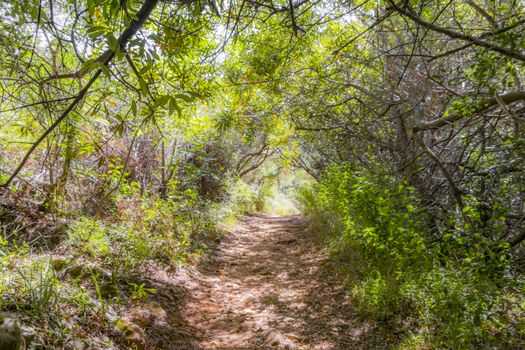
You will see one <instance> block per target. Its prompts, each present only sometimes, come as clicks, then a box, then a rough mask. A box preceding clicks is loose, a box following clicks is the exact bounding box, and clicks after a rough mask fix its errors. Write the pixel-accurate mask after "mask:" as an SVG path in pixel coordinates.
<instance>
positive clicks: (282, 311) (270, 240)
mask: <svg viewBox="0 0 525 350" xmlns="http://www.w3.org/2000/svg"><path fill="white" fill-rule="evenodd" d="M240 221H241V225H239V226H238V227H237V228H236V229H235V230H234V232H232V233H231V234H229V235H227V236H225V237H224V239H223V241H222V242H221V244H219V245H218V246H217V247H214V253H213V254H212V255H211V257H210V258H209V259H205V260H203V261H202V262H201V263H200V264H199V265H198V266H197V269H198V271H199V274H200V277H196V280H195V281H194V282H196V284H194V285H193V286H192V287H190V288H187V287H186V286H184V283H182V285H180V284H181V283H179V285H175V283H176V282H173V284H170V283H164V284H162V283H160V284H155V285H154V287H155V288H157V290H158V292H157V294H156V298H157V300H156V301H157V302H159V303H161V304H162V305H163V306H165V310H166V311H167V312H168V322H167V323H166V325H165V326H164V327H153V328H152V329H151V330H149V331H148V338H150V339H151V344H150V348H151V349H170V350H171V349H173V350H175V349H180V350H193V349H195V350H201V349H209V350H223V349H224V350H249V349H253V350H255V349H272V348H275V349H278V348H279V346H281V348H282V349H284V348H285V347H284V346H285V345H286V341H289V342H290V344H293V345H294V346H295V347H296V348H297V349H312V350H329V349H333V350H335V349H386V348H390V347H392V346H393V345H395V344H396V343H398V342H399V337H397V336H395V335H389V334H388V333H389V332H388V330H387V329H385V327H378V326H373V325H372V324H371V323H369V322H366V321H362V320H359V319H357V318H356V317H355V314H354V313H353V311H352V310H353V308H352V301H351V299H350V298H349V297H348V294H347V293H345V291H344V286H343V282H342V279H341V277H340V276H337V275H336V274H335V273H334V271H335V268H334V265H333V264H334V263H333V262H331V261H330V260H329V259H327V257H326V255H325V254H323V253H322V252H321V248H320V245H319V244H318V243H315V239H313V237H312V235H311V233H309V232H308V229H307V222H306V220H305V219H304V218H303V217H300V216H288V217H268V216H264V215H252V216H246V217H243V218H241V219H240ZM218 276H220V278H219V277H218ZM190 289H191V290H190ZM190 293H193V294H190ZM199 293H200V294H199ZM196 294H199V295H198V296H196ZM196 301H197V302H196ZM192 306H193V307H195V309H193V310H192V316H191V317H190V318H188V313H187V312H184V311H185V310H186V311H187V310H188V309H187V308H188V307H192ZM271 332H276V333H278V334H281V335H282V336H283V341H284V342H283V343H282V344H277V345H276V346H275V347H266V346H267V345H268V334H270V333H271ZM390 334H393V333H390Z"/></svg>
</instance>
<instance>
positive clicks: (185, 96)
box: [175, 94, 195, 102]
mask: <svg viewBox="0 0 525 350" xmlns="http://www.w3.org/2000/svg"><path fill="white" fill-rule="evenodd" d="M175 97H177V98H180V99H182V100H184V101H186V102H193V101H195V97H192V96H188V95H184V94H177V95H175Z"/></svg>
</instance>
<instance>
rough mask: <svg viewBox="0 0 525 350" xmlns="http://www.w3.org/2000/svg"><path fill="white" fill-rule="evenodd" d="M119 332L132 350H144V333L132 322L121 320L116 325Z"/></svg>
mask: <svg viewBox="0 0 525 350" xmlns="http://www.w3.org/2000/svg"><path fill="white" fill-rule="evenodd" d="M115 328H116V330H117V332H119V333H121V334H122V335H123V340H124V342H125V343H126V345H127V346H129V347H131V348H132V349H137V350H143V349H144V348H145V344H146V340H145V335H144V331H143V330H142V328H140V327H139V326H137V325H136V324H134V323H133V322H131V321H128V320H126V319H120V320H118V321H117V322H116V323H115Z"/></svg>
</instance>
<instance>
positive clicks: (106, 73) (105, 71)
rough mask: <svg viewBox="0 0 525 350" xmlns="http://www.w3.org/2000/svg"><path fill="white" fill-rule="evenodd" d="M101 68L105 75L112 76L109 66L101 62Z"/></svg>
mask: <svg viewBox="0 0 525 350" xmlns="http://www.w3.org/2000/svg"><path fill="white" fill-rule="evenodd" d="M100 69H101V70H102V73H104V75H105V76H106V77H108V78H111V72H110V70H109V68H108V66H106V65H105V64H101V65H100Z"/></svg>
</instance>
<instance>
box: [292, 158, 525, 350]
mask: <svg viewBox="0 0 525 350" xmlns="http://www.w3.org/2000/svg"><path fill="white" fill-rule="evenodd" d="M299 197H300V198H299V199H300V202H301V206H302V211H303V212H305V213H306V214H307V215H308V216H309V217H310V222H311V224H312V226H314V228H315V231H316V232H323V233H322V234H321V238H323V240H324V241H325V242H326V244H327V246H328V247H329V251H330V252H331V253H332V257H333V258H334V259H336V260H337V261H338V262H339V265H343V266H342V270H343V271H345V272H346V274H347V276H348V286H349V292H350V293H351V294H352V296H353V297H354V299H353V300H354V304H355V307H356V311H357V312H358V313H359V314H361V315H362V316H363V317H366V318H370V319H374V320H376V321H381V322H390V323H392V322H393V323H397V324H398V326H399V327H403V326H402V322H401V321H402V320H405V323H406V319H407V318H408V319H410V320H411V324H413V325H414V326H413V327H412V328H409V329H407V330H406V338H405V340H404V341H403V342H402V343H401V344H400V348H418V347H419V346H423V345H430V344H431V345H433V346H435V347H436V348H479V347H498V346H505V347H509V346H510V347H513V346H514V347H515V346H518V345H519V344H523V334H522V333H520V331H519V330H520V329H522V328H523V325H524V324H525V322H524V320H525V313H524V308H523V305H521V304H520V305H521V306H519V307H518V306H516V305H518V304H519V303H518V304H516V303H514V304H512V303H511V302H510V300H514V299H516V298H518V299H519V298H522V297H523V288H524V287H523V286H524V284H523V278H522V277H521V276H520V275H517V274H516V273H513V272H512V270H511V269H510V266H509V264H510V263H509V259H508V254H506V253H505V251H506V249H508V247H507V246H506V245H504V244H503V245H502V244H498V243H495V242H491V241H489V240H487V239H485V238H484V237H483V236H482V235H480V234H476V233H475V232H472V231H473V230H474V228H473V227H468V226H463V227H461V226H457V227H456V228H455V229H454V230H453V231H451V232H448V233H445V234H443V235H442V237H441V239H436V238H435V236H433V235H431V234H430V232H429V231H428V229H427V227H426V226H425V214H424V211H423V210H422V206H421V204H420V203H419V201H418V199H417V196H416V194H415V190H414V189H413V188H411V187H410V186H407V185H406V184H404V183H400V182H397V183H396V182H393V181H392V180H389V179H388V178H386V177H385V178H379V177H377V176H374V175H370V174H368V173H365V172H357V171H354V170H352V169H351V167H350V166H348V165H342V166H341V165H339V166H332V167H329V168H328V169H326V170H325V172H324V173H323V174H322V176H321V179H320V181H319V183H317V184H316V185H314V186H313V187H310V188H303V189H302V190H301V191H300V196H299ZM469 210H470V211H472V209H469ZM469 215H471V216H472V217H474V216H475V213H473V212H471V213H469ZM467 230H470V231H467ZM345 265H346V266H345Z"/></svg>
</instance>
